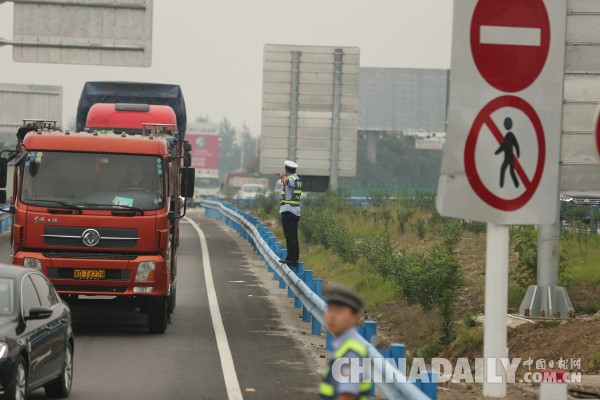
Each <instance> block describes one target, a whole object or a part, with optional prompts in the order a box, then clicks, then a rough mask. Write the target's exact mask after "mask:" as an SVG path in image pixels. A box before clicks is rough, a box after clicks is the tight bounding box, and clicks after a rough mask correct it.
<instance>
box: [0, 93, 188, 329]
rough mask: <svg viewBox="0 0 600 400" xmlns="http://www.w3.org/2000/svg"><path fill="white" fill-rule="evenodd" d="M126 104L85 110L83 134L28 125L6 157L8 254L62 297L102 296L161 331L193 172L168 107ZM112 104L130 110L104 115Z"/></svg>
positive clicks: (169, 308)
mask: <svg viewBox="0 0 600 400" xmlns="http://www.w3.org/2000/svg"><path fill="white" fill-rule="evenodd" d="M132 108H134V107H132V106H130V105H128V106H124V107H123V106H120V105H119V104H112V105H101V106H100V107H98V109H97V110H93V108H92V112H91V113H90V114H91V116H92V117H98V118H95V119H94V118H91V119H90V120H91V121H95V122H94V123H95V125H93V126H92V128H94V129H89V130H88V132H77V133H70V132H69V131H65V132H62V131H60V130H58V129H56V128H53V127H50V128H44V129H39V130H37V131H31V132H29V133H27V134H26V135H25V136H24V138H23V141H22V142H21V143H19V147H18V149H19V150H18V151H15V152H12V153H11V154H10V155H9V157H10V158H12V159H14V161H15V163H16V167H15V176H14V180H15V183H16V185H15V188H14V193H13V200H12V205H11V212H12V213H13V214H14V215H13V227H12V240H13V255H12V261H13V263H14V264H17V265H24V266H27V267H31V268H34V269H37V270H39V271H42V272H43V273H44V274H45V275H46V276H47V277H48V278H49V279H50V280H51V281H52V283H53V284H54V286H55V287H56V289H57V291H58V292H59V293H60V294H61V296H63V297H64V298H65V299H67V301H73V302H75V301H78V300H79V299H80V298H81V297H82V296H85V297H86V298H88V297H89V296H111V297H112V298H113V300H116V301H117V302H119V303H125V304H128V305H129V306H131V305H133V306H134V308H135V307H139V308H140V309H141V310H144V311H146V312H147V313H148V328H149V330H150V332H153V333H163V332H164V331H165V330H166V327H167V323H168V320H169V315H170V313H171V312H173V310H174V309H175V304H176V288H177V258H176V250H177V246H178V242H179V238H178V232H179V229H178V227H179V224H178V221H179V219H180V218H181V217H183V216H184V215H185V203H184V202H183V198H184V197H186V195H188V196H191V194H193V185H194V182H193V180H194V171H193V169H189V168H186V167H185V164H186V163H185V161H184V160H185V159H186V157H185V155H184V154H185V146H184V143H183V140H182V138H181V137H180V136H179V134H178V131H177V125H176V121H175V115H174V113H173V111H172V110H170V109H169V107H168V106H145V107H137V110H132ZM95 111H98V113H96V114H95ZM115 111H117V112H118V111H122V112H125V113H132V115H134V116H137V117H138V118H137V120H134V121H133V122H132V118H131V115H130V116H129V118H125V119H124V121H126V122H120V121H119V119H118V117H120V115H119V114H118V113H117V115H116V116H115V115H112V116H110V115H106V114H107V113H112V112H115ZM136 113H137V114H136ZM99 114H104V117H105V120H104V121H105V122H104V123H101V121H102V119H101V118H99ZM106 121H113V122H112V123H110V122H106ZM115 121H116V123H115ZM140 121H146V122H148V121H157V122H162V123H156V124H148V123H140ZM96 124H97V125H96ZM109 124H112V127H109V126H106V125H109ZM138 124H139V125H138ZM138 127H139V128H140V129H138ZM117 132H118V133H117ZM5 159H7V158H5ZM0 181H1V179H0Z"/></svg>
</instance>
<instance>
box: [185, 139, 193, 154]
mask: <svg viewBox="0 0 600 400" xmlns="http://www.w3.org/2000/svg"><path fill="white" fill-rule="evenodd" d="M183 151H185V152H186V153H189V152H190V151H192V144H191V143H190V142H188V141H187V140H184V141H183Z"/></svg>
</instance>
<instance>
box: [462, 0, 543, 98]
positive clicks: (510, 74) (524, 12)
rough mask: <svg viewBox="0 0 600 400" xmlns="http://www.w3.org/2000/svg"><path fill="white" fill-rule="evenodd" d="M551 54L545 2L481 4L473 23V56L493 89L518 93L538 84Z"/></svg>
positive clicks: (496, 0) (490, 0)
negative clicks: (549, 53)
mask: <svg viewBox="0 0 600 400" xmlns="http://www.w3.org/2000/svg"><path fill="white" fill-rule="evenodd" d="M549 50H550V19H549V18H548V11H547V10H546V6H545V5H544V1H543V0H526V1H524V0H502V1H499V0H479V2H478V3H477V6H476V7H475V11H474V13H473V19H472V20H471V52H472V53H473V59H474V61H475V65H476V66H477V69H478V70H479V73H480V74H481V76H482V77H483V79H485V80H486V81H487V82H488V83H489V84H490V85H491V86H493V87H494V88H496V89H498V90H500V91H502V92H509V93H514V92H518V91H521V90H523V89H526V88H527V87H529V86H530V85H531V84H532V83H533V82H535V81H536V79H537V78H538V76H540V73H541V72H542V70H543V69H544V65H545V64H546V59H547V58H548V51H549Z"/></svg>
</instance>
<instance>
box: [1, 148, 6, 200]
mask: <svg viewBox="0 0 600 400" xmlns="http://www.w3.org/2000/svg"><path fill="white" fill-rule="evenodd" d="M7 177H8V158H0V189H4V188H5V187H6V179H7ZM2 203H3V202H2Z"/></svg>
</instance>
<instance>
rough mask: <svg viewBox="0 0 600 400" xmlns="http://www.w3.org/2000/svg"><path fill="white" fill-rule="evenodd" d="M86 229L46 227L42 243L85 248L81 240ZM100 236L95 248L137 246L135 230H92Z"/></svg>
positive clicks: (78, 227) (127, 247) (128, 247)
mask: <svg viewBox="0 0 600 400" xmlns="http://www.w3.org/2000/svg"><path fill="white" fill-rule="evenodd" d="M87 229H89V228H87V227H80V226H46V227H45V228H44V235H43V236H44V243H46V245H48V246H65V247H86V248H88V246H86V245H85V244H84V243H83V240H82V239H81V236H82V235H83V232H85V231H86V230H87ZM93 229H95V230H96V231H98V233H99V234H100V241H99V242H98V244H97V245H96V246H94V247H95V248H102V247H110V248H115V249H130V248H133V247H135V246H136V245H137V241H138V240H139V238H138V237H137V230H135V229H124V228H93Z"/></svg>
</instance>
